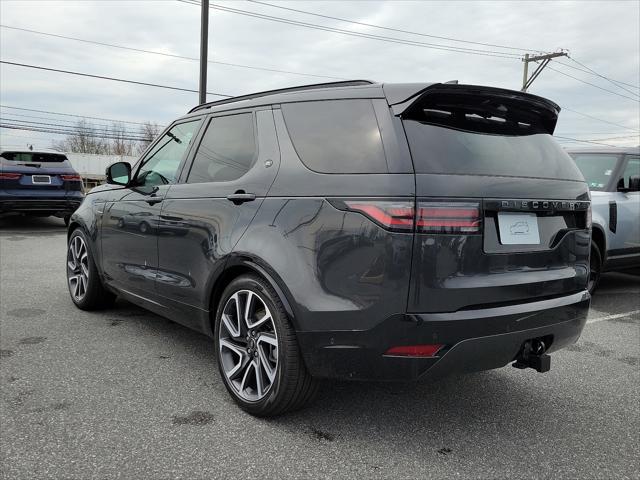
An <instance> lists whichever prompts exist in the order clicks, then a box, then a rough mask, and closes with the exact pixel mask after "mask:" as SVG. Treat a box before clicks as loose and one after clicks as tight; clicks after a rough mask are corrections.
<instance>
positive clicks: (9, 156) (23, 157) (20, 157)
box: [1, 152, 67, 163]
mask: <svg viewBox="0 0 640 480" xmlns="http://www.w3.org/2000/svg"><path fill="white" fill-rule="evenodd" d="M1 156H2V158H4V159H5V160H10V161H12V162H21V163H54V162H57V163H60V162H64V161H65V160H66V159H67V157H66V156H64V155H62V154H60V153H34V152H2V155H1Z"/></svg>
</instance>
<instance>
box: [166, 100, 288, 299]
mask: <svg viewBox="0 0 640 480" xmlns="http://www.w3.org/2000/svg"><path fill="white" fill-rule="evenodd" d="M279 165H280V152H279V149H278V145H277V139H276V136H275V127H274V121H273V114H272V111H271V109H270V108H269V109H263V110H259V111H256V112H253V111H241V112H234V113H233V114H228V113H227V114H221V115H218V116H213V117H211V118H209V119H208V120H207V122H206V125H205V126H204V129H203V133H202V135H201V137H200V138H199V139H198V142H197V150H196V152H195V154H194V156H193V160H192V162H191V163H190V165H188V166H187V167H185V170H184V172H183V175H182V177H183V183H180V184H178V185H173V186H172V187H171V188H170V189H169V191H168V192H167V195H166V197H165V200H164V202H163V207H162V212H161V215H160V222H159V226H158V239H159V240H158V245H159V255H160V269H159V274H158V281H157V290H158V293H159V294H160V295H162V296H165V297H168V298H171V299H172V300H174V301H177V302H181V303H183V304H186V305H189V306H192V307H195V308H198V309H201V310H208V309H209V304H208V302H209V292H210V285H211V282H212V281H213V280H214V279H215V278H216V277H217V275H218V274H219V273H220V272H221V271H222V270H223V268H224V263H225V261H226V258H227V255H228V254H229V253H231V252H232V251H233V249H234V247H235V245H236V243H237V242H238V240H239V239H240V237H241V236H242V234H243V233H244V232H245V230H246V229H247V227H248V226H249V223H250V222H251V220H252V219H253V217H254V216H255V214H256V212H257V210H258V208H259V207H260V205H261V203H262V202H263V200H264V197H265V195H266V194H267V192H268V190H269V188H270V186H271V184H272V183H273V180H274V179H275V176H276V173H277V171H278V168H279Z"/></svg>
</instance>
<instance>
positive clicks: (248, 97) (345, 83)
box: [189, 80, 375, 113]
mask: <svg viewBox="0 0 640 480" xmlns="http://www.w3.org/2000/svg"><path fill="white" fill-rule="evenodd" d="M374 83H375V82H372V81H371V80H345V81H341V82H325V83H314V84H312V85H300V86H297V87H288V88H279V89H276V90H266V91H264V92H257V93H250V94H248V95H240V96H238V97H231V98H224V99H222V100H216V101H215V102H207V103H203V104H200V105H197V106H195V107H193V108H192V109H191V110H189V113H193V112H196V111H198V110H204V109H206V108H211V107H215V106H217V105H225V104H227V103H233V102H239V101H241V100H251V99H254V98H260V97H266V96H268V95H274V94H276V93H289V92H299V91H304V90H315V89H317V88H335V87H355V86H359V85H372V84H374Z"/></svg>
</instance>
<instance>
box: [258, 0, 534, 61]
mask: <svg viewBox="0 0 640 480" xmlns="http://www.w3.org/2000/svg"><path fill="white" fill-rule="evenodd" d="M247 1H248V2H251V3H256V4H259V5H267V6H269V7H273V8H279V9H281V10H289V11H291V12H297V13H303V14H305V15H312V16H314V17H320V18H328V19H330V20H338V21H340V22H346V23H353V24H354V25H362V26H365V27H373V28H379V29H382V30H388V31H391V32H399V33H408V34H410V35H419V36H421V37H429V38H437V39H439V40H449V41H452V42H460V43H468V44H472V45H483V46H485V47H496V48H504V49H507V50H517V51H519V52H523V51H529V52H542V51H541V50H533V49H530V48H518V47H512V46H507V45H498V44H494V43H483V42H474V41H471V40H461V39H459V38H453V37H442V36H438V35H430V34H426V33H421V32H412V31H410V30H402V29H400V28H392V27H385V26H382V25H374V24H372V23H365V22H359V21H356V20H349V19H346V18H340V17H333V16H331V15H323V14H320V13H315V12H309V11H306V10H298V9H297V8H291V7H283V6H282V5H274V4H273V3H267V2H262V1H257V0H247Z"/></svg>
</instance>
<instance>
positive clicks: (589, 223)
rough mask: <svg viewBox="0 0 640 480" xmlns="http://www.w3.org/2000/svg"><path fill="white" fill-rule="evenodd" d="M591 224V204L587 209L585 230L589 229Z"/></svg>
mask: <svg viewBox="0 0 640 480" xmlns="http://www.w3.org/2000/svg"><path fill="white" fill-rule="evenodd" d="M592 222H593V220H592V214H591V204H589V208H587V222H586V223H587V228H591V225H592Z"/></svg>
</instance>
